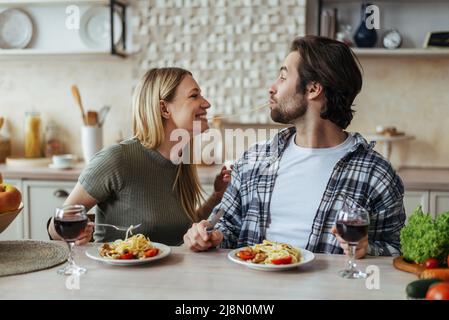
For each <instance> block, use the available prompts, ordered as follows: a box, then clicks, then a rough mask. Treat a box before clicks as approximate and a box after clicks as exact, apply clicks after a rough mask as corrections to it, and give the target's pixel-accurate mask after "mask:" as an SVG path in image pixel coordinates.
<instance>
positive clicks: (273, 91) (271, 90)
mask: <svg viewBox="0 0 449 320" xmlns="http://www.w3.org/2000/svg"><path fill="white" fill-rule="evenodd" d="M269 92H270V96H272V95H273V94H275V93H276V92H277V90H276V87H275V85H274V84H272V85H271V87H270V89H269Z"/></svg>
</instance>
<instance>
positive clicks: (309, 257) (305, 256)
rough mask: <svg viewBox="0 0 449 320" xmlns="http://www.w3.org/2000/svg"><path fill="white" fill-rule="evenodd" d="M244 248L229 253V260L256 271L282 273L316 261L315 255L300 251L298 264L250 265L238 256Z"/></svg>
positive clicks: (303, 250)
mask: <svg viewBox="0 0 449 320" xmlns="http://www.w3.org/2000/svg"><path fill="white" fill-rule="evenodd" d="M242 249H243V248H239V249H235V250H232V251H231V252H229V253H228V258H229V260H231V261H232V262H235V263H238V264H241V265H244V266H245V267H248V268H251V269H256V270H263V271H281V270H287V269H293V268H297V267H299V266H302V265H305V264H307V263H309V262H311V261H313V259H315V255H314V254H313V253H312V252H310V251H308V250H305V249H298V250H299V251H300V252H301V261H299V262H297V263H291V264H257V263H250V262H246V261H244V260H242V259H240V258H238V257H237V256H236V253H237V252H239V251H240V250H242Z"/></svg>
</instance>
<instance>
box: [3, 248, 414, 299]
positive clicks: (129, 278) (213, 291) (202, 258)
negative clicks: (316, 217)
mask: <svg viewBox="0 0 449 320" xmlns="http://www.w3.org/2000/svg"><path fill="white" fill-rule="evenodd" d="M92 245H95V244H89V246H92ZM85 250H86V246H84V247H77V248H76V251H77V255H76V257H75V261H76V262H77V263H78V264H79V265H81V266H83V267H87V269H88V272H87V273H86V274H85V275H82V276H81V278H80V281H79V290H69V289H67V288H66V280H67V278H66V277H64V276H60V275H58V274H56V270H57V269H58V268H60V267H59V266H58V267H55V268H52V269H48V270H44V271H39V272H33V273H28V274H24V275H15V276H8V277H0V287H1V288H2V290H1V292H0V299H62V300H65V299H101V300H103V299H150V300H152V299H186V300H197V299H200V300H201V299H223V300H236V299H261V300H262V299H272V300H276V299H286V300H288V299H295V300H296V299H405V298H406V296H405V288H406V286H407V284H408V283H410V282H411V281H414V280H416V276H415V275H413V274H410V273H405V272H402V271H398V270H396V269H395V268H394V267H393V264H392V258H391V257H368V258H366V259H363V260H359V261H358V265H359V267H360V269H362V270H366V267H367V266H369V265H371V266H376V267H378V268H379V274H378V276H379V288H378V289H368V288H367V286H366V283H368V284H369V283H373V282H372V281H366V280H362V279H359V280H348V279H343V278H340V277H339V276H338V275H337V272H338V271H339V270H340V269H342V267H343V266H344V264H345V261H346V257H345V256H343V255H326V254H317V255H316V256H315V260H314V261H312V262H311V263H309V264H307V265H304V266H300V267H299V268H296V269H292V270H288V271H281V272H264V271H257V270H251V269H248V268H246V267H245V266H241V265H237V264H235V263H233V262H231V261H230V260H229V259H228V258H227V256H226V255H227V253H228V251H229V250H223V249H216V250H211V251H209V252H203V253H194V252H191V251H189V250H187V249H186V248H184V247H172V253H171V255H169V256H168V257H166V258H164V259H162V260H158V261H154V262H152V263H149V264H146V265H142V266H134V267H119V266H111V265H108V264H103V263H99V262H97V261H94V260H91V259H89V258H88V257H87V256H86V255H85V254H84V252H85ZM373 279H374V278H373ZM373 279H370V280H373Z"/></svg>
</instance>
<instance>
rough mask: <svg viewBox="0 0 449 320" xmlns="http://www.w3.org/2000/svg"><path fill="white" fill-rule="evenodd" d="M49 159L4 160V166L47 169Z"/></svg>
mask: <svg viewBox="0 0 449 320" xmlns="http://www.w3.org/2000/svg"><path fill="white" fill-rule="evenodd" d="M50 163H51V158H6V165H7V166H9V167H15V168H39V167H40V168H42V167H48V165H49V164H50Z"/></svg>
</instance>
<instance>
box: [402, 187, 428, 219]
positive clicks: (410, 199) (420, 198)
mask: <svg viewBox="0 0 449 320" xmlns="http://www.w3.org/2000/svg"><path fill="white" fill-rule="evenodd" d="M419 205H421V206H422V209H423V211H424V212H428V211H429V191H428V190H409V191H405V193H404V207H405V214H406V215H407V219H408V217H409V216H410V215H411V214H412V213H413V211H414V210H415V208H416V207H417V206H419Z"/></svg>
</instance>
